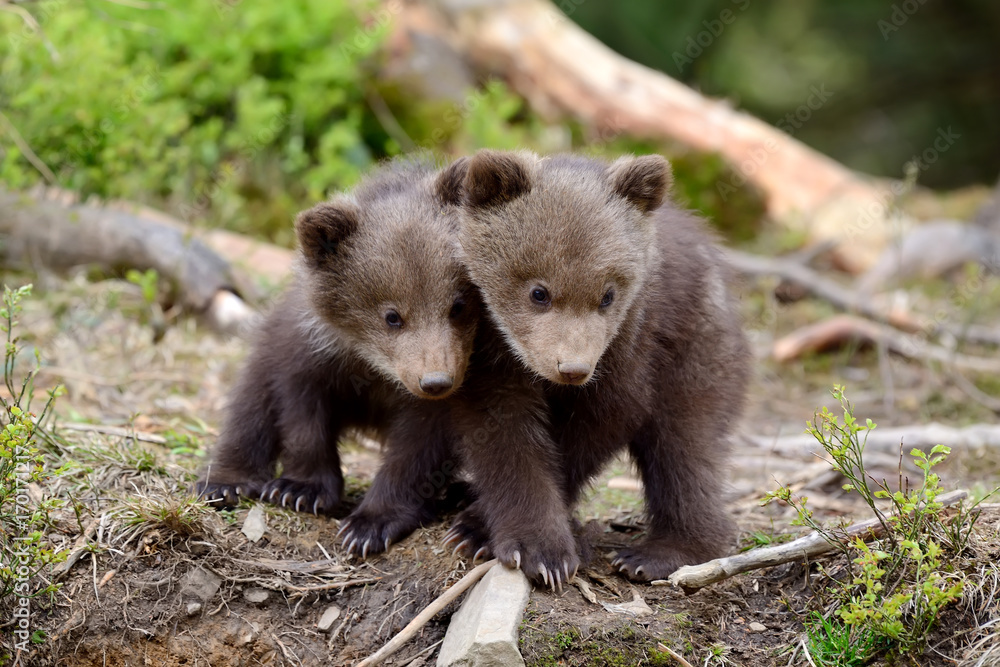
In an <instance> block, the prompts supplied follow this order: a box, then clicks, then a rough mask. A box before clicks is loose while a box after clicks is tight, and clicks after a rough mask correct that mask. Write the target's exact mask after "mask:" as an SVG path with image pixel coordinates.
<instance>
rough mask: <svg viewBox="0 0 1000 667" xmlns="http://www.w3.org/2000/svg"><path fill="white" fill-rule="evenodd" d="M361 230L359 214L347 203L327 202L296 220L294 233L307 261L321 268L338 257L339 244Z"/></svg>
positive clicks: (303, 212) (300, 215)
mask: <svg viewBox="0 0 1000 667" xmlns="http://www.w3.org/2000/svg"><path fill="white" fill-rule="evenodd" d="M357 228H358V210H357V208H356V207H355V206H354V205H353V204H350V203H348V202H343V201H340V202H324V203H322V204H318V205H316V206H314V207H312V208H311V209H309V210H308V211H302V212H301V213H299V217H298V218H296V219H295V233H296V234H297V235H298V237H299V247H301V248H302V253H303V254H304V255H305V257H306V260H307V261H308V262H309V263H310V264H312V265H313V266H316V267H319V266H322V265H323V263H324V262H325V261H326V259H327V258H329V257H332V256H333V255H335V254H337V249H338V248H339V246H340V244H341V243H342V242H343V241H344V239H346V238H347V237H348V236H350V235H351V234H353V233H354V231H355V230H356V229H357Z"/></svg>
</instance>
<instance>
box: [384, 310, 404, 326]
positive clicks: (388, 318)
mask: <svg viewBox="0 0 1000 667" xmlns="http://www.w3.org/2000/svg"><path fill="white" fill-rule="evenodd" d="M385 323H386V324H388V325H389V326H390V327H392V328H393V329H402V328H403V318H402V317H400V316H399V313H397V312H396V311H395V310H390V311H389V312H388V313H386V314H385Z"/></svg>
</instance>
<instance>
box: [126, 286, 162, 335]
mask: <svg viewBox="0 0 1000 667" xmlns="http://www.w3.org/2000/svg"><path fill="white" fill-rule="evenodd" d="M125 280H127V281H128V282H130V283H132V284H133V285H135V286H137V287H138V288H139V291H140V293H141V294H142V303H143V310H142V311H141V313H140V316H139V319H140V321H141V322H143V323H144V324H149V325H150V326H151V327H152V328H153V342H154V343H158V342H160V341H161V340H162V339H163V336H164V334H166V332H167V323H166V318H165V316H164V313H163V308H162V307H161V306H160V303H159V301H157V299H156V297H157V296H158V295H159V293H160V274H159V273H157V271H156V269H146V270H145V271H137V270H136V269H129V270H128V271H126V272H125Z"/></svg>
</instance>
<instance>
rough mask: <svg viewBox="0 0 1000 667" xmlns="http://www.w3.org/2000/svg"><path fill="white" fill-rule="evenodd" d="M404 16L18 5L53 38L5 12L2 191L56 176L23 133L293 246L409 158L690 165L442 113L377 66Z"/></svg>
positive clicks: (81, 185)
mask: <svg viewBox="0 0 1000 667" xmlns="http://www.w3.org/2000/svg"><path fill="white" fill-rule="evenodd" d="M393 6H394V5H393V3H387V4H385V3H378V2H376V0H360V1H354V0H330V1H329V2H311V1H310V0H294V1H293V2H290V3H282V4H274V3H267V2H264V0H241V1H240V2H233V0H209V1H207V2H195V1H194V0H177V1H176V2H172V3H165V4H164V3H152V4H149V3H142V5H141V6H140V5H136V4H135V3H106V2H98V1H97V0H89V1H85V2H83V3H68V2H66V1H65V0H42V1H31V0H29V1H28V2H24V3H21V4H20V5H19V7H21V8H23V9H25V10H26V11H28V12H29V15H30V16H32V17H34V18H35V19H37V21H38V24H39V25H40V28H41V30H40V31H39V30H35V29H33V28H30V27H29V24H28V23H26V22H25V19H24V17H23V16H22V15H19V14H14V13H10V12H0V34H2V35H4V36H5V37H6V39H0V109H3V113H4V116H3V117H0V135H2V136H3V139H4V140H3V141H2V142H0V182H3V183H4V184H5V186H6V187H10V188H13V189H23V188H25V187H27V186H30V185H34V184H36V183H38V182H41V181H43V180H45V179H43V175H42V173H41V171H40V170H39V169H38V168H37V167H36V166H35V165H33V164H32V163H31V162H30V161H29V160H28V159H27V156H26V155H25V154H24V153H23V152H22V150H21V149H20V148H18V147H17V145H15V143H16V142H11V141H6V139H7V138H8V136H7V135H8V134H9V135H11V136H14V133H15V132H16V133H17V134H18V135H20V137H21V138H23V144H24V145H27V146H29V147H30V148H31V149H32V150H33V151H34V152H35V153H36V154H37V155H38V158H39V159H40V160H41V162H42V163H44V165H47V166H48V169H50V170H51V172H52V173H53V175H54V176H53V178H54V181H55V184H57V185H59V186H61V187H64V188H67V189H70V190H73V191H76V192H79V193H80V194H81V195H82V196H83V197H88V196H90V195H97V196H99V197H103V198H111V199H114V198H120V199H127V200H132V201H137V202H141V203H144V204H148V205H151V206H154V207H157V208H160V209H163V210H165V211H166V212H168V213H171V214H173V215H175V216H177V217H180V218H182V219H185V220H188V221H190V222H193V223H196V224H210V225H211V226H222V227H228V228H231V229H235V230H238V231H241V232H245V233H250V234H255V235H259V236H263V237H265V238H267V239H269V240H272V241H275V242H277V243H282V244H286V245H287V244H291V243H292V240H293V229H292V225H291V224H290V221H291V220H292V219H293V218H294V216H295V214H296V213H297V212H298V211H300V210H302V209H304V208H307V207H309V206H311V205H312V204H313V203H315V201H317V200H320V199H324V198H325V197H327V196H328V195H329V194H331V193H332V192H336V191H339V190H342V189H344V188H346V187H349V186H350V185H352V184H353V183H354V182H355V181H356V179H357V178H358V177H359V175H360V174H361V173H362V172H363V171H365V170H366V169H368V168H369V167H370V166H371V164H372V163H373V162H374V161H375V160H377V159H380V158H383V157H387V156H391V155H395V154H397V153H401V152H404V151H411V150H417V149H425V150H430V151H431V152H433V153H437V154H451V155H455V154H468V153H470V152H472V151H475V150H476V149H479V148H483V147H491V148H508V149H510V148H521V147H525V148H531V149H534V150H536V151H539V152H541V153H553V152H561V151H568V150H573V149H587V150H590V151H591V152H597V153H601V154H604V155H608V156H615V157H617V155H619V154H621V153H623V152H635V153H649V152H664V153H666V154H668V155H671V154H677V151H676V150H674V149H673V147H671V146H664V145H659V144H654V143H649V142H645V143H644V142H636V141H634V140H631V139H629V138H628V137H625V136H619V135H615V134H613V135H612V136H597V137H594V136H585V135H584V133H583V132H582V130H581V129H580V128H579V127H575V126H573V125H572V124H571V125H570V126H569V127H566V126H564V125H559V124H551V123H547V122H546V121H544V120H543V119H542V118H540V117H539V116H538V115H537V114H535V113H533V112H532V111H531V109H530V108H529V107H528V105H527V104H526V102H525V101H524V100H523V99H522V98H520V97H519V96H518V95H516V94H514V93H513V92H511V91H510V90H509V89H508V88H507V87H506V86H505V85H504V84H503V83H502V82H500V81H487V82H485V83H484V84H483V85H482V86H480V87H476V88H473V89H471V90H469V91H468V92H467V93H466V94H465V95H464V97H463V98H462V99H461V100H458V101H435V102H428V101H423V100H420V99H419V98H418V96H415V95H414V94H413V92H412V91H407V90H405V89H403V88H401V87H399V86H396V85H394V84H386V83H382V82H379V81H378V80H377V77H376V72H377V69H378V63H377V62H376V61H377V53H378V48H379V47H380V45H381V43H382V40H383V37H384V35H385V32H386V27H387V26H388V25H389V23H390V21H391V20H392V12H393ZM674 157H675V158H676V159H675V177H676V183H677V187H676V191H677V193H678V194H679V196H680V198H681V199H682V201H683V203H684V204H685V205H689V206H692V207H693V208H696V209H697V210H699V211H701V212H702V213H704V214H706V215H707V216H708V217H709V218H710V219H711V220H713V221H714V222H715V223H716V224H717V225H718V226H719V227H720V229H722V230H723V231H724V232H725V233H726V234H727V235H729V236H730V237H731V238H734V239H737V240H742V239H745V238H747V237H748V236H749V235H752V234H753V233H755V232H756V230H757V226H758V225H759V222H760V220H761V218H762V215H763V206H762V203H761V198H760V196H759V195H758V194H757V193H755V192H753V191H752V190H751V189H750V188H749V187H747V186H746V185H745V184H744V183H743V182H742V181H739V180H738V179H735V176H734V173H733V172H732V171H731V170H729V168H728V167H727V166H726V165H725V164H724V163H723V161H722V160H721V159H720V158H719V157H718V156H704V155H695V154H681V155H674ZM736 182H739V183H740V185H739V186H735V183H736ZM720 183H725V184H726V188H725V189H722V188H721V186H720V185H719V184H720ZM731 186H733V187H731ZM137 280H139V279H138V278H137ZM142 280H145V278H143V279H142ZM137 284H140V285H141V286H142V287H143V289H144V290H145V288H146V287H151V286H152V284H151V283H149V282H142V281H140V282H137ZM154 310H155V309H154ZM153 320H154V329H155V328H156V327H155V324H156V322H155V320H156V318H155V317H154V318H153Z"/></svg>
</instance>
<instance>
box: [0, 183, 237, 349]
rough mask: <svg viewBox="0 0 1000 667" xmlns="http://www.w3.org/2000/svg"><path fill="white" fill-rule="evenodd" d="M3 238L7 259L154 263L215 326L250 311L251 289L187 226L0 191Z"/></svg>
mask: <svg viewBox="0 0 1000 667" xmlns="http://www.w3.org/2000/svg"><path fill="white" fill-rule="evenodd" d="M0 240H2V245H0V261H2V262H3V264H4V265H6V266H15V267H20V268H25V269H30V268H34V267H37V266H39V265H41V266H44V267H46V268H48V269H51V270H54V271H63V270H67V269H70V268H73V267H76V266H84V265H94V266H100V267H102V268H103V269H104V270H106V271H108V272H109V273H124V271H125V270H126V269H137V270H140V271H143V270H147V269H154V270H156V272H157V273H158V274H159V275H160V276H161V277H163V278H165V279H166V280H167V281H168V282H169V283H170V285H171V290H172V295H171V296H172V298H173V299H175V300H176V302H177V303H179V304H180V305H181V306H182V307H184V308H186V309H187V310H189V311H192V312H194V313H197V314H199V315H203V316H204V317H205V318H206V320H207V321H208V322H209V323H210V324H211V325H212V326H213V327H214V328H216V329H219V330H222V331H226V332H230V333H234V332H236V331H237V330H238V329H240V328H241V327H242V326H245V324H246V323H247V322H248V321H249V320H251V319H252V318H253V317H254V311H253V309H252V308H250V307H249V306H248V305H247V304H246V303H245V302H244V300H243V299H242V298H241V296H240V295H241V294H242V293H244V292H245V291H248V290H249V289H251V288H249V287H247V286H246V284H245V283H242V281H239V280H238V279H237V278H236V276H234V274H233V272H232V270H231V267H230V264H229V263H228V262H227V261H226V260H224V259H223V258H222V257H220V256H219V255H218V254H217V253H216V252H214V251H213V250H212V249H211V248H209V247H208V246H207V245H205V243H203V242H202V241H200V240H199V239H197V238H193V237H192V236H191V234H190V233H188V231H187V230H185V229H184V228H179V227H176V226H171V225H167V224H164V223H163V222H161V221H158V220H153V219H150V218H149V217H144V216H141V215H135V214H133V213H129V212H125V211H121V210H115V209H110V208H106V207H99V206H90V205H83V204H70V205H67V204H64V203H60V202H58V201H53V200H47V199H44V198H36V197H33V196H31V195H27V194H18V193H13V192H7V191H3V190H0Z"/></svg>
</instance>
